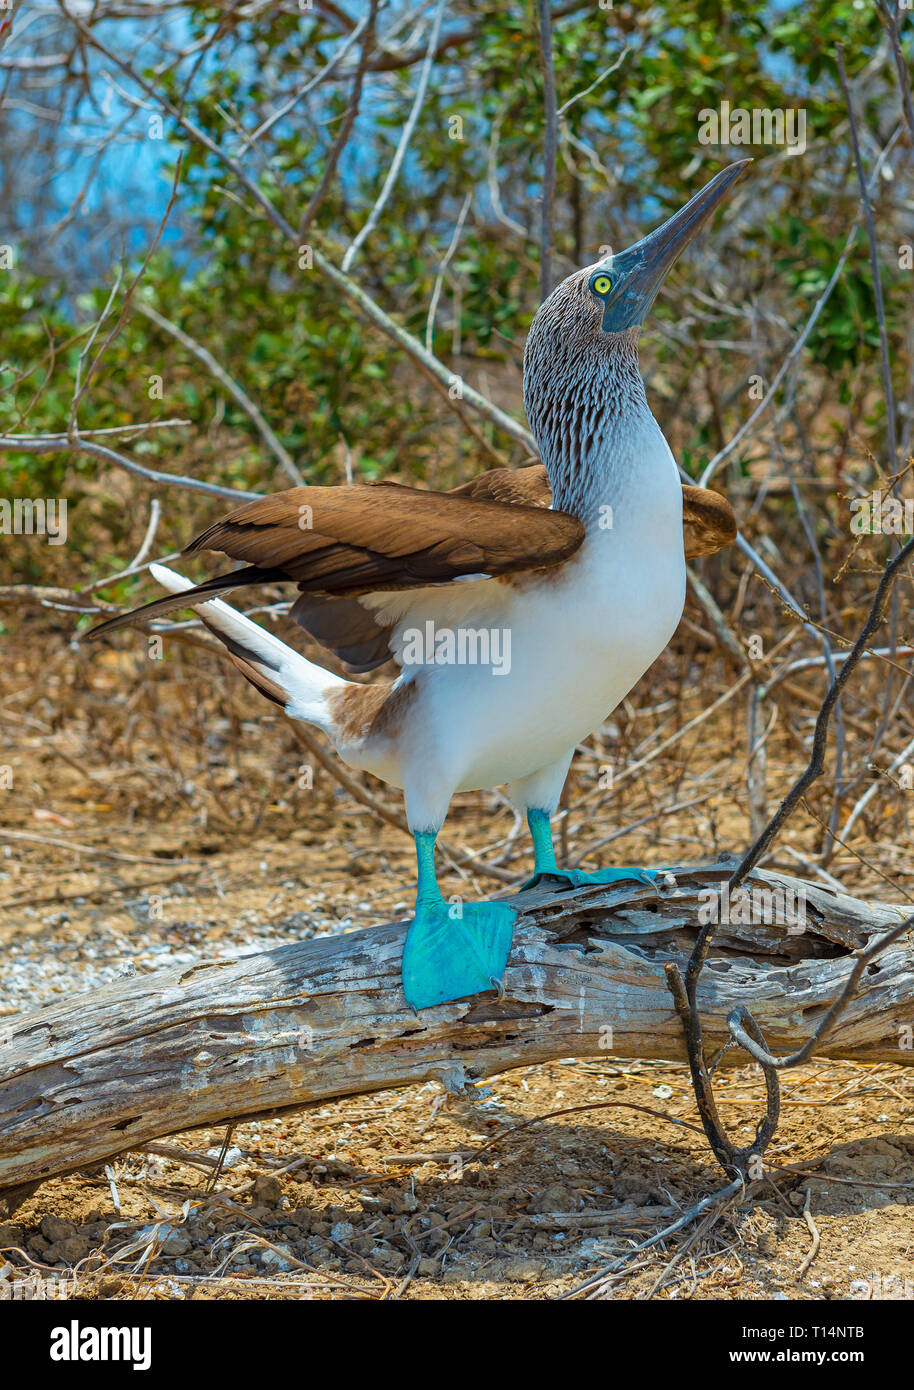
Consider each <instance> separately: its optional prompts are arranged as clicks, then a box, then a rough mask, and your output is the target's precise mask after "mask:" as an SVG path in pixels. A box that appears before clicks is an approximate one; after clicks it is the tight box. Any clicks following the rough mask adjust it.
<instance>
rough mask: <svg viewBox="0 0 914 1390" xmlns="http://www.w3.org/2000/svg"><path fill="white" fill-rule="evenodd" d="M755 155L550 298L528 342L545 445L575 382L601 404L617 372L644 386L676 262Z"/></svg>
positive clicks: (531, 394)
mask: <svg viewBox="0 0 914 1390" xmlns="http://www.w3.org/2000/svg"><path fill="white" fill-rule="evenodd" d="M751 162H752V161H751V160H749V159H741V160H739V161H737V162H736V163H734V164H728V165H727V167H726V169H722V170H721V172H720V173H719V174H717V175H716V176H715V177H714V178H713V179H712V180H711V182H710V183H708V184H706V185H705V187H704V188H703V189H702V190H701V191H700V192H699V193H696V194H695V196H694V198H690V199H689V201H688V202H687V203H686V205H685V207H683V208H680V210H679V212H677V213H674V214H673V216H672V217H671V218H669V220H668V221H666V222H664V224H663V226H662V227H658V228H657V229H656V231H653V232H651V233H649V235H648V236H646V237H644V238H643V239H642V240H641V241H637V242H635V244H634V246H630V247H629V248H628V250H627V251H620V252H618V253H617V254H615V255H610V256H606V257H604V259H602V260H600V261H597V263H596V264H595V265H590V266H587V267H586V268H585V269H584V270H576V271H574V273H573V274H571V275H569V276H568V277H567V279H565V280H563V281H562V282H561V284H560V285H558V286H557V287H556V288H555V289H554V290H553V292H552V294H551V295H550V296H549V298H548V299H547V300H546V301H545V302H544V303H543V304H542V306H541V307H540V310H539V313H538V314H537V316H536V318H535V319H534V320H533V324H532V326H531V328H530V333H529V335H528V337H527V344H526V347H525V349H524V402H525V405H526V407H527V414H528V417H529V419H530V423H531V425H532V427H533V432H534V434H535V435H536V437H537V440H538V441H539V443H540V447H541V449H542V448H543V447H544V446H546V451H547V452H551V450H549V448H548V446H549V439H548V436H549V435H550V434H551V433H553V431H555V430H556V429H557V428H558V427H559V420H558V419H557V418H556V416H557V415H559V416H562V415H564V416H565V417H566V418H567V415H568V406H569V404H570V402H569V395H570V394H574V393H575V388H578V391H577V394H579V395H580V396H581V404H582V405H585V403H586V405H587V406H589V407H591V408H593V409H598V408H599V406H598V397H599V395H600V391H601V388H602V387H605V385H606V380H607V373H608V372H610V371H613V370H614V375H616V376H618V374H619V373H622V374H624V375H625V376H626V377H627V378H628V379H629V381H630V382H631V385H632V389H633V390H638V391H642V390H643V387H642V386H641V378H640V374H639V373H638V370H637V336H638V330H639V329H640V327H641V325H642V323H643V322H644V320H645V318H646V317H647V314H648V312H649V311H650V308H651V306H652V304H653V303H654V300H655V299H656V297H657V294H658V291H659V290H660V286H661V285H662V284H663V281H664V279H665V277H666V275H667V273H668V271H669V270H670V268H671V266H672V265H673V264H674V263H675V261H676V260H677V259H678V258H679V256H680V255H681V253H682V252H683V250H684V249H685V248H686V246H688V244H689V242H690V241H691V240H692V239H693V237H694V236H695V235H696V234H697V233H698V232H699V231H700V230H701V228H702V227H703V226H704V225H705V223H706V222H707V221H708V219H709V218H710V217H711V216H712V214H713V213H714V211H715V209H716V208H717V207H718V205H719V204H720V203H721V202H723V200H724V198H726V196H727V194H728V193H729V192H730V190H731V188H732V187H733V185H734V184H735V183H736V182H737V180H738V179H739V178H741V177H742V175H743V173H744V172H745V170H746V168H747V167H748V165H749V164H751ZM588 398H589V400H588ZM587 413H588V414H589V413H590V409H588V410H587ZM544 436H546V437H544Z"/></svg>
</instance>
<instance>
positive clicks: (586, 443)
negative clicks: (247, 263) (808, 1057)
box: [91, 160, 750, 1008]
mask: <svg viewBox="0 0 914 1390" xmlns="http://www.w3.org/2000/svg"><path fill="white" fill-rule="evenodd" d="M749 162H750V161H749V160H742V161H740V162H739V163H735V164H731V165H729V166H728V167H727V168H726V169H724V170H723V171H722V172H721V173H719V174H718V175H717V176H716V177H715V178H714V179H712V180H711V182H710V183H709V184H707V186H706V187H705V188H704V189H702V190H701V192H699V193H697V194H696V195H695V196H694V197H693V198H692V199H691V200H690V201H689V202H688V203H687V204H686V205H685V207H683V208H682V209H681V210H680V211H679V212H677V213H676V214H675V215H674V216H673V217H671V218H670V219H669V220H668V221H667V222H665V223H664V224H663V226H661V227H659V228H658V229H657V230H656V231H654V232H651V233H650V234H649V235H648V236H647V237H645V238H644V239H643V240H642V241H639V242H637V243H636V244H635V245H634V246H632V247H630V248H629V249H628V250H626V251H623V252H621V253H619V254H617V255H615V256H610V257H606V258H604V259H603V260H600V261H598V262H597V263H596V264H595V265H591V266H588V267H587V268H586V269H583V270H579V271H576V272H574V273H573V274H571V275H569V276H568V277H567V279H565V280H563V281H562V283H561V284H560V285H558V287H557V288H556V289H555V290H554V291H553V292H552V294H551V295H550V296H549V298H548V299H547V300H546V301H545V303H544V304H543V305H542V307H541V308H540V310H539V312H538V313H537V315H536V318H535V319H534V321H533V324H532V327H531V329H530V333H529V336H528V338H527V343H526V348H525V353H524V403H525V406H526V410H527V415H528V418H529V421H530V426H531V429H532V431H533V434H534V436H535V438H536V441H537V444H538V446H539V449H540V454H541V457H542V464H539V465H534V466H531V467H526V468H520V469H516V470H512V469H501V468H500V469H494V470H492V471H490V472H488V473H484V474H482V475H481V476H480V477H477V478H475V479H473V480H472V481H471V482H469V483H466V484H464V485H463V486H461V487H457V488H454V489H453V490H452V491H450V492H445V493H436V492H428V491H424V490H421V489H418V488H411V487H404V486H402V485H400V484H398V483H393V482H380V483H372V484H355V485H351V486H340V487H296V488H291V489H289V490H288V491H284V492H279V493H274V494H271V495H269V496H266V497H263V498H258V499H257V500H255V501H252V502H248V503H246V504H245V505H244V506H242V507H239V508H238V509H237V510H236V511H234V512H232V513H231V514H230V515H229V516H227V517H226V518H225V519H224V520H222V521H217V522H216V523H215V524H214V525H212V526H210V527H209V528H208V529H207V530H206V531H204V532H203V533H202V534H201V535H199V536H197V538H196V539H195V540H193V541H192V542H191V543H190V545H189V546H188V547H187V550H186V552H185V553H195V552H198V551H202V550H210V551H221V552H222V553H223V554H225V555H228V556H230V557H231V558H232V559H233V560H236V561H243V562H245V567H244V568H241V569H236V570H233V571H232V572H230V573H226V574H220V575H216V576H215V577H213V578H212V579H209V580H207V581H205V582H204V583H202V584H199V585H192V584H191V583H190V581H189V580H187V579H185V578H183V577H182V576H181V575H179V574H176V573H174V572H173V571H170V570H168V569H166V568H165V567H164V566H161V565H152V566H150V572H151V573H152V575H153V577H154V578H155V579H157V580H158V581H159V582H160V583H161V584H162V585H163V586H164V587H165V588H166V589H168V590H170V594H169V596H168V597H166V598H164V599H158V600H156V601H155V602H153V603H150V604H147V605H146V606H145V607H143V608H140V609H137V610H135V611H133V612H131V613H128V614H123V615H119V616H117V617H116V618H113V619H111V620H109V621H108V622H105V623H102V624H101V625H100V626H99V627H97V628H95V629H94V631H93V633H92V634H91V635H92V636H93V637H95V636H98V635H100V634H101V633H106V632H112V631H114V630H115V629H116V628H118V627H120V626H122V625H125V624H127V623H132V622H136V621H138V620H140V619H144V618H149V617H155V616H157V615H161V614H165V613H168V612H171V611H173V610H175V609H179V608H188V607H193V608H196V609H197V611H198V613H199V616H200V617H201V618H202V620H203V622H204V623H205V624H206V626H207V627H208V628H210V629H211V630H212V631H213V632H214V633H215V634H216V636H218V637H219V638H220V640H221V641H222V642H223V643H224V645H225V646H226V647H227V648H228V651H229V654H230V657H231V659H232V661H233V662H234V663H235V665H236V666H237V667H238V668H239V669H240V670H241V672H242V673H243V674H244V675H245V676H246V677H247V679H248V680H250V681H251V682H252V684H253V685H255V686H256V687H257V688H258V689H259V690H260V691H261V692H262V694H264V695H266V696H267V697H268V698H269V699H271V700H273V701H275V702H276V703H277V704H279V705H281V706H282V707H283V708H284V709H285V711H286V712H287V713H288V714H289V715H290V716H291V717H293V718H295V719H301V720H304V721H306V722H307V723H310V724H314V725H316V726H317V727H318V728H319V729H321V730H323V732H324V733H325V734H326V735H327V737H328V738H329V739H330V740H331V742H332V743H333V745H334V746H335V748H336V749H337V751H338V753H339V754H340V756H341V757H342V758H343V760H344V761H345V762H346V763H348V764H349V765H350V766H351V767H354V768H361V769H365V770H366V771H368V772H371V773H373V774H374V775H375V776H377V777H379V778H381V779H382V780H383V781H385V782H388V783H390V784H391V785H392V786H395V787H400V788H402V790H403V793H404V797H405V802H406V815H407V820H408V823H409V827H410V829H411V831H412V833H413V836H414V838H415V842H416V854H417V860H418V871H419V881H418V891H417V894H416V904H415V914H414V917H413V919H412V921H411V923H410V925H409V929H408V933H407V937H406V944H405V947H404V951H403V966H402V978H403V988H404V991H405V994H406V998H407V999H408V1000H409V1002H410V1003H411V1004H412V1005H413V1007H415V1008H424V1007H429V1006H431V1005H435V1004H440V1003H443V1002H446V1001H448V1000H455V999H461V998H464V997H466V996H468V995H472V994H475V993H477V992H480V991H483V990H487V989H492V988H495V989H496V990H499V991H500V990H501V978H502V974H503V971H504V969H505V966H506V964H507V960H508V954H509V951H510V947H511V939H512V933H513V928H514V921H515V918H516V915H517V911H516V909H515V908H513V907H511V906H510V905H509V904H507V903H505V902H453V901H452V902H446V901H445V900H444V898H443V897H442V894H441V892H440V889H439V887H438V882H437V878H436V875H435V863H434V846H435V840H436V837H437V835H438V833H439V831H440V830H441V827H442V825H443V823H444V819H445V816H446V815H447V811H448V806H449V804H450V801H451V798H452V797H453V795H454V793H455V792H458V791H471V790H479V789H483V788H489V787H493V786H504V787H505V790H506V792H507V794H508V797H509V798H510V800H511V802H512V803H513V805H514V806H515V807H516V808H517V809H518V810H519V811H520V812H521V813H523V814H524V815H526V817H527V822H528V825H529V828H530V832H531V836H532V840H533V848H534V875H533V879H532V880H531V882H532V883H536V882H538V881H539V880H540V879H541V878H543V877H548V878H556V879H558V880H560V881H561V880H565V881H566V882H571V883H574V884H578V883H585V882H598V883H608V882H614V881H616V880H619V879H625V878H636V879H643V880H646V881H651V879H652V874H651V872H650V871H649V870H646V869H641V868H617V869H603V870H600V871H598V872H596V873H589V874H588V873H583V872H581V871H567V870H561V869H559V868H558V866H557V863H556V858H555V853H554V850H553V844H552V832H551V827H550V822H551V818H552V817H553V816H554V814H555V812H556V809H557V807H558V802H559V797H560V795H561V792H562V787H563V785H564V782H565V778H566V775H567V773H568V768H569V765H570V763H571V758H572V754H573V752H574V749H575V746H576V744H577V743H579V742H580V741H581V740H582V739H584V738H587V737H588V735H589V734H591V733H592V732H593V730H594V729H596V728H598V727H599V726H600V725H601V724H602V723H603V722H604V721H605V719H606V718H607V717H608V715H609V714H610V713H611V712H612V710H613V709H615V707H616V706H617V705H618V704H619V702H620V701H621V700H622V699H624V697H625V696H626V695H627V694H628V692H629V691H630V690H631V689H632V687H633V686H634V685H635V683H636V682H637V681H638V680H639V679H640V678H641V676H642V675H643V674H644V672H645V671H646V670H647V669H648V667H649V666H650V665H651V664H652V662H654V661H655V660H656V658H657V657H658V656H659V655H660V653H661V652H662V651H663V649H664V648H665V647H666V645H667V643H668V642H669V640H670V638H671V637H672V635H673V633H674V631H675V630H676V627H677V625H678V623H679V619H680V617H681V614H682V609H683V605H684V602H685V579H686V573H685V564H686V559H687V558H688V557H689V556H692V555H701V554H710V553H713V552H714V551H716V550H719V549H721V548H722V547H723V546H725V545H728V544H729V543H730V542H731V541H732V540H733V539H734V537H735V534H736V523H735V518H734V516H733V512H732V509H731V508H730V505H729V503H728V502H727V501H726V500H725V499H724V498H723V497H720V496H719V495H718V494H717V493H713V492H708V491H706V490H704V489H700V488H692V487H683V486H682V485H681V483H680V480H679V474H678V470H677V467H676V463H675V461H674V458H673V455H672V453H671V451H670V448H669V446H668V444H667V442H666V440H665V439H664V437H663V434H662V433H661V431H660V427H659V426H658V424H657V422H656V420H655V419H654V417H653V415H652V414H651V411H650V408H649V406H648V403H647V397H646V394H645V388H644V382H643V381H642V378H641V373H640V370H639V366H638V334H639V330H640V328H641V325H642V323H643V322H644V319H645V317H646V315H647V313H648V311H649V309H650V308H651V305H652V304H653V302H654V299H655V297H656V295H657V292H658V290H659V288H660V285H661V283H662V281H663V279H664V276H665V275H666V273H667V271H668V270H669V269H670V267H671V266H672V264H673V262H674V261H675V260H676V259H677V257H678V256H679V254H680V252H681V251H682V250H683V248H684V247H685V246H687V245H688V243H689V242H690V241H691V240H692V238H693V237H694V236H695V234H696V233H697V232H698V230H699V229H700V228H701V227H702V226H703V225H704V223H705V222H707V220H708V219H709V217H710V216H711V214H712V213H713V211H714V210H715V208H716V207H717V206H718V204H719V203H720V202H721V201H722V200H723V198H724V197H725V196H726V194H727V193H728V192H729V190H730V189H731V187H732V186H733V184H734V183H735V182H736V180H737V179H738V178H739V177H740V176H741V174H742V173H743V171H744V169H745V167H746V165H747V164H748V163H749ZM280 580H292V581H294V582H295V583H297V585H298V589H299V591H300V593H299V597H298V598H297V600H296V601H295V603H294V605H293V607H292V610H291V616H292V617H293V618H294V619H295V620H296V621H297V622H298V623H299V624H300V625H301V626H302V627H303V628H304V629H305V631H306V632H307V633H309V634H310V635H311V636H312V637H313V638H315V639H316V640H317V641H318V642H320V643H321V644H322V645H323V646H325V647H326V648H327V649H329V650H330V651H333V652H335V653H336V655H337V656H338V657H339V658H340V659H341V661H342V662H343V663H344V664H345V666H346V667H347V668H348V669H349V670H350V671H351V672H352V673H363V672H366V671H370V670H373V669H374V668H376V667H378V666H380V665H383V663H384V662H385V661H387V660H389V659H390V657H391V656H392V657H393V658H394V660H395V661H397V662H398V663H399V665H400V667H401V673H400V675H399V677H398V678H397V679H396V680H395V681H393V682H392V683H384V684H364V683H360V682H356V681H351V680H346V679H344V678H343V677H340V676H337V675H334V674H332V673H331V672H329V671H327V670H325V669H324V668H322V667H321V666H318V665H316V664H314V663H313V662H311V661H308V660H306V659H305V658H304V657H303V656H301V655H300V654H299V653H298V652H296V651H294V650H293V649H292V648H291V647H289V646H287V645H286V644H285V643H284V642H281V641H280V640H279V639H278V638H276V637H274V636H273V635H272V634H271V633H269V632H267V631H266V630H265V629H264V628H262V627H260V626H259V625H258V624H256V623H254V622H252V621H251V620H250V619H248V618H246V617H244V616H243V615H242V614H240V613H238V612H237V611H236V610H235V609H233V608H231V607H230V606H229V605H228V604H227V603H225V602H224V601H223V600H222V599H221V598H219V597H218V595H219V594H221V593H223V592H225V591H227V590H230V589H235V588H239V587H241V586H242V585H247V584H257V583H261V584H262V583H274V582H277V581H280Z"/></svg>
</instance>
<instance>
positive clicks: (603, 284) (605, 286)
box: [593, 275, 613, 294]
mask: <svg viewBox="0 0 914 1390" xmlns="http://www.w3.org/2000/svg"><path fill="white" fill-rule="evenodd" d="M593 287H594V290H595V291H596V293H597V294H609V292H610V290H611V289H612V287H613V282H612V280H610V278H609V276H608V275H598V276H597V278H596V280H594V282H593Z"/></svg>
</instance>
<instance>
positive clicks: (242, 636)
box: [149, 565, 349, 732]
mask: <svg viewBox="0 0 914 1390" xmlns="http://www.w3.org/2000/svg"><path fill="white" fill-rule="evenodd" d="M149 573H150V574H151V575H152V577H153V579H155V580H156V581H157V582H158V583H159V584H161V585H162V588H163V589H167V590H168V591H169V593H172V594H178V593H181V591H182V590H184V589H192V588H193V587H194V586H193V584H192V583H191V581H190V580H189V579H185V578H184V576H183V574H177V573H176V572H175V571H174V570H170V569H166V567H165V566H164V565H150V566H149ZM195 612H196V613H198V614H199V616H200V617H201V618H202V619H203V622H204V623H205V624H206V626H207V627H208V628H209V629H210V631H211V632H213V633H214V634H215V635H216V636H217V637H221V638H225V639H227V640H228V641H230V642H233V643H234V644H235V645H236V647H239V648H243V651H242V653H241V654H242V655H243V656H244V659H245V660H246V661H248V662H250V664H251V665H252V666H253V667H254V668H255V669H256V670H257V671H258V672H259V673H260V675H262V676H263V677H264V678H265V679H266V680H268V681H270V682H271V683H272V684H274V685H276V686H278V687H279V688H280V690H282V692H283V694H284V695H285V696H286V698H287V704H286V713H287V714H289V715H291V716H292V718H293V719H303V720H305V722H306V723H309V724H316V725H317V726H318V728H321V729H324V730H325V731H328V732H329V724H330V712H329V710H328V708H327V696H328V695H329V694H331V693H332V692H333V691H334V690H339V689H342V688H343V687H344V686H345V685H348V684H349V682H348V681H344V680H342V679H341V678H340V677H339V676H335V675H333V673H332V672H331V671H325V670H324V668H323V667H322V666H315V664H314V663H313V662H312V661H307V660H306V659H305V657H303V656H300V655H299V653H298V652H296V651H294V650H293V649H292V648H291V647H288V646H286V644H285V642H281V641H280V640H279V638H278V637H274V636H273V634H272V633H271V632H267V630H266V628H263V627H260V626H259V625H258V624H257V623H252V622H251V620H250V618H246V617H245V616H244V614H242V613H239V612H237V610H236V609H234V608H232V607H231V606H230V605H229V604H227V603H225V602H223V600H222V599H221V598H214V599H207V601H206V603H200V604H197V605H196V608H195Z"/></svg>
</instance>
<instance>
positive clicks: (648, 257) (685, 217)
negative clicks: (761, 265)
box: [603, 159, 752, 331]
mask: <svg viewBox="0 0 914 1390" xmlns="http://www.w3.org/2000/svg"><path fill="white" fill-rule="evenodd" d="M751 163H752V160H751V159H740V160H738V161H737V162H736V163H734V164H728V165H727V167H726V169H722V170H721V172H720V173H719V174H717V175H715V177H714V178H713V179H712V180H711V182H710V183H709V184H706V185H705V187H704V188H703V189H702V190H701V192H700V193H696V194H695V197H694V198H690V199H689V201H688V202H687V203H686V205H685V207H684V208H680V210H679V211H678V212H676V213H674V214H673V216H672V217H671V218H670V219H669V221H668V222H664V224H663V226H662V227H658V228H657V229H656V231H653V232H651V233H649V235H648V236H646V237H644V238H643V240H641V241H638V242H636V243H635V245H634V246H630V247H629V248H628V250H627V251H622V252H621V253H620V254H619V255H618V256H614V257H613V262H612V266H613V270H614V271H615V270H620V271H621V272H622V275H623V277H624V288H623V291H622V296H621V298H622V300H623V303H624V310H623V312H624V316H625V319H626V320H627V324H626V325H625V326H634V325H635V324H639V323H642V322H643V320H644V318H645V317H646V315H647V313H648V310H649V309H650V307H651V305H652V304H653V302H654V300H655V298H656V297H657V291H658V290H659V289H660V286H661V284H662V283H663V280H664V277H665V276H666V274H667V272H668V271H669V269H670V267H671V266H672V265H673V264H674V262H675V261H676V260H677V259H678V257H679V256H680V255H681V254H682V252H683V251H684V250H685V248H686V247H687V246H688V244H689V242H690V241H691V240H692V239H693V237H695V236H696V235H697V234H698V232H700V231H701V229H702V227H703V226H704V225H705V223H706V222H707V221H708V220H709V219H710V218H711V216H712V215H713V213H714V212H715V210H716V208H717V207H718V205H719V204H720V203H722V202H723V200H724V199H725V198H726V197H727V195H728V194H729V192H730V190H731V188H732V187H733V185H734V184H735V183H736V182H737V181H738V180H739V179H741V178H742V176H743V174H744V173H745V171H746V169H747V168H748V167H749V165H750V164H751ZM614 307H615V306H614V305H613V304H612V302H611V301H610V303H609V304H607V306H606V316H605V319H604V323H603V327H604V329H607V328H609V330H610V331H611V330H612V329H614V328H618V327H619V326H620V325H619V324H618V323H616V322H612V323H611V324H610V325H608V324H607V322H606V319H612V320H616V319H617V318H618V317H619V315H618V312H617V313H613V312H612V310H613V308H614ZM622 307H623V306H622V305H621V304H620V305H619V306H618V308H619V309H622Z"/></svg>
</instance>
